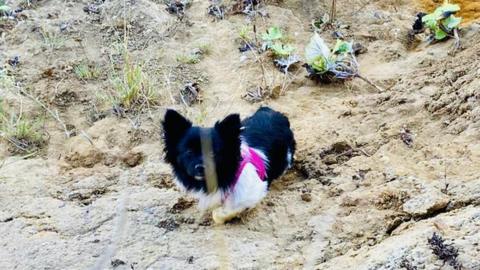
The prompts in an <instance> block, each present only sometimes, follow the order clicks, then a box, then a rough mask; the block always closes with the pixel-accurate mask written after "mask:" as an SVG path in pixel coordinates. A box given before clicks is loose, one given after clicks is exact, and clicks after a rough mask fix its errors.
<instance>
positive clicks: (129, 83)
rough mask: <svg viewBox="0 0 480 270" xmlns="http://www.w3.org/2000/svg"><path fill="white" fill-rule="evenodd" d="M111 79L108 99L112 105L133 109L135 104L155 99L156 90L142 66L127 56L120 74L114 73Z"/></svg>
mask: <svg viewBox="0 0 480 270" xmlns="http://www.w3.org/2000/svg"><path fill="white" fill-rule="evenodd" d="M111 81H112V84H113V88H114V91H113V94H112V95H111V96H110V98H109V99H110V102H111V103H112V104H113V106H114V107H121V108H123V109H125V110H135V109H136V108H135V107H136V106H142V105H144V104H147V105H148V104H152V103H155V101H156V100H157V95H156V92H155V91H154V90H153V88H152V86H151V84H150V82H149V80H148V77H147V75H146V74H145V73H144V72H143V69H142V67H141V66H140V65H138V64H133V63H131V62H130V61H129V60H128V58H127V59H126V61H125V63H124V65H123V69H122V72H121V74H116V75H114V76H113V78H112V79H111Z"/></svg>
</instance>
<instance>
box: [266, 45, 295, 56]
mask: <svg viewBox="0 0 480 270" xmlns="http://www.w3.org/2000/svg"><path fill="white" fill-rule="evenodd" d="M270 49H271V50H272V52H273V53H274V54H275V55H276V56H280V57H287V56H289V55H290V54H291V53H292V52H293V51H294V50H295V47H293V46H291V45H289V44H286V45H285V44H281V43H275V44H273V45H271V46H270Z"/></svg>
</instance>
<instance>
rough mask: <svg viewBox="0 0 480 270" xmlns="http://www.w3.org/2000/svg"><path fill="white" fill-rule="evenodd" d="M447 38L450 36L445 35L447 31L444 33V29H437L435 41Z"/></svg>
mask: <svg viewBox="0 0 480 270" xmlns="http://www.w3.org/2000/svg"><path fill="white" fill-rule="evenodd" d="M447 36H448V35H447V33H445V31H443V30H442V29H440V28H437V29H436V30H435V39H436V40H442V39H444V38H446V37H447Z"/></svg>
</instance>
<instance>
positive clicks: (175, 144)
mask: <svg viewBox="0 0 480 270" xmlns="http://www.w3.org/2000/svg"><path fill="white" fill-rule="evenodd" d="M162 124H163V131H164V143H165V153H166V161H167V162H168V163H170V165H171V166H172V167H173V171H174V173H175V176H176V182H177V184H178V185H179V186H180V187H181V188H182V189H184V190H185V191H187V192H190V193H191V194H193V195H194V196H195V197H197V198H198V199H199V207H200V208H201V209H214V210H213V219H214V221H215V222H216V223H224V222H225V221H228V220H230V219H232V218H234V217H235V216H237V215H238V214H240V213H241V212H242V211H244V210H245V209H248V208H252V207H254V206H255V205H256V204H257V203H258V202H260V201H261V200H262V199H263V197H265V195H266V194H267V190H268V187H269V186H270V184H271V182H272V181H273V180H274V179H276V178H278V177H279V176H281V175H282V174H283V173H284V172H285V171H286V170H287V169H288V168H289V167H290V166H291V164H292V162H293V155H294V153H295V139H294V137H293V132H292V130H291V129H290V123H289V121H288V118H287V117H286V116H284V115H283V114H281V113H279V112H276V111H274V110H272V109H270V108H267V107H261V108H260V109H258V110H257V112H255V114H254V115H253V116H251V117H248V118H246V119H245V120H243V121H240V116H239V115H238V114H231V115H229V116H227V117H226V118H225V119H223V120H222V121H219V122H217V123H216V124H215V126H214V127H213V128H201V127H198V126H192V123H191V122H190V121H189V120H187V119H186V118H184V117H183V116H182V115H180V114H179V113H178V112H176V111H174V110H168V111H167V112H166V114H165V119H164V121H163V122H162ZM205 137H208V138H209V141H210V143H209V147H205V143H204V142H205V140H204V138H205ZM202 146H203V149H202ZM205 148H209V149H207V150H208V151H205ZM202 150H203V151H202ZM209 160H210V161H211V162H210V163H212V164H213V166H209V165H208V164H209V162H208V161H209ZM209 168H213V169H209ZM209 172H213V176H214V178H216V183H215V186H214V188H213V189H212V188H211V187H210V186H208V180H209V177H210V176H211V175H212V174H211V173H209ZM210 178H211V177H210ZM209 188H210V190H209Z"/></svg>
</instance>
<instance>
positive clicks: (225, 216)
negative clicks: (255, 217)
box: [212, 207, 242, 224]
mask: <svg viewBox="0 0 480 270" xmlns="http://www.w3.org/2000/svg"><path fill="white" fill-rule="evenodd" d="M241 212H242V211H226V210H225V209H224V208H222V207H220V208H217V209H215V210H213V211H212V218H213V221H214V222H215V224H224V223H225V222H227V221H229V220H231V219H232V218H234V217H236V216H238V215H239V214H240V213H241Z"/></svg>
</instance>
